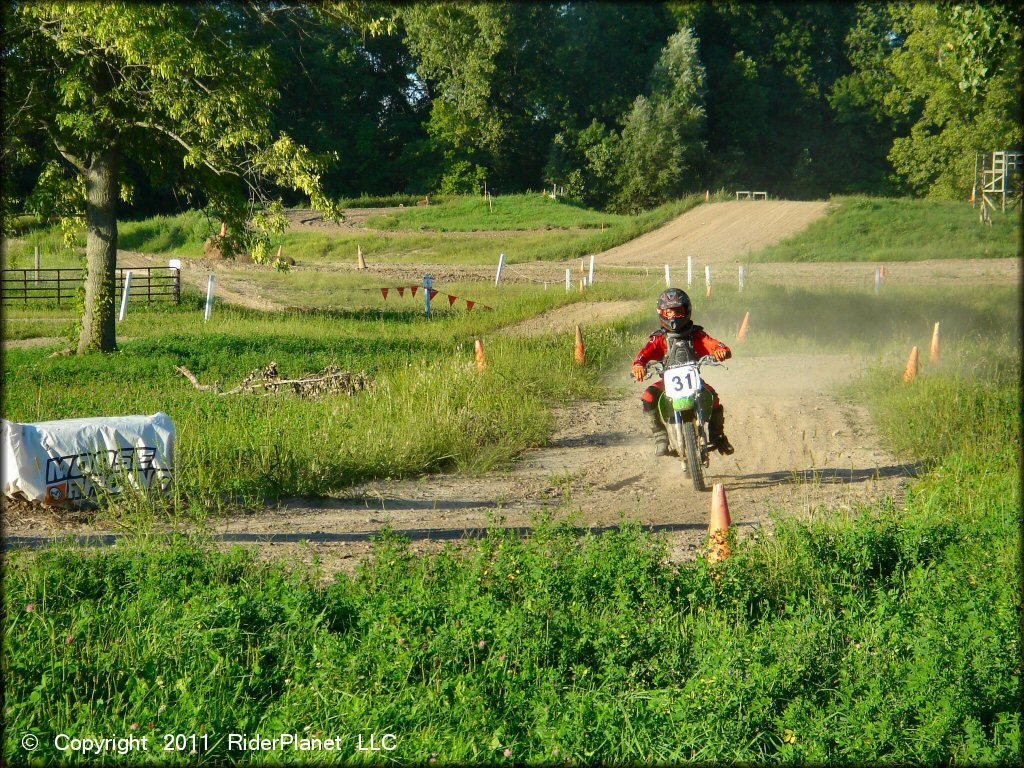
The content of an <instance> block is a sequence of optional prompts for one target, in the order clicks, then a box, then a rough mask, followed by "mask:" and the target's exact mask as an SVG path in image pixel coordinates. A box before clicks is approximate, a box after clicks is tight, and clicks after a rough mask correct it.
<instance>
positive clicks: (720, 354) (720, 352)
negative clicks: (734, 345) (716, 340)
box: [711, 347, 732, 362]
mask: <svg viewBox="0 0 1024 768" xmlns="http://www.w3.org/2000/svg"><path fill="white" fill-rule="evenodd" d="M711 354H712V355H714V357H715V360H717V361H718V362H722V361H723V360H728V359H729V358H730V357H732V355H731V354H730V353H729V350H728V349H725V348H724V347H719V348H718V349H716V350H715V351H714V352H712V353H711Z"/></svg>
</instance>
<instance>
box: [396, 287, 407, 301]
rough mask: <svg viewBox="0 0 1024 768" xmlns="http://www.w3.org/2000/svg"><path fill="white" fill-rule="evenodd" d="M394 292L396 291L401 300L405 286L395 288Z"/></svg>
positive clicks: (403, 296)
mask: <svg viewBox="0 0 1024 768" xmlns="http://www.w3.org/2000/svg"><path fill="white" fill-rule="evenodd" d="M395 290H396V291H398V295H399V296H401V297H402V298H405V286H404V285H400V286H398V287H397V288H395Z"/></svg>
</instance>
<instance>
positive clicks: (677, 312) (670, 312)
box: [661, 307, 687, 319]
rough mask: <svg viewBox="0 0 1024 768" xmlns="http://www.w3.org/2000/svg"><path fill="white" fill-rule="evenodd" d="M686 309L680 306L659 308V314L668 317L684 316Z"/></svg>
mask: <svg viewBox="0 0 1024 768" xmlns="http://www.w3.org/2000/svg"><path fill="white" fill-rule="evenodd" d="M686 314H687V313H686V310H685V309H683V308H682V307H680V308H678V309H663V310H661V316H662V317H664V318H666V319H670V318H674V317H686Z"/></svg>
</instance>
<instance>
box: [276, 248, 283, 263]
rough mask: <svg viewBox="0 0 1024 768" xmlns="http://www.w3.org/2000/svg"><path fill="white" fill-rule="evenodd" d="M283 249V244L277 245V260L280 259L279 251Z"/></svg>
mask: <svg viewBox="0 0 1024 768" xmlns="http://www.w3.org/2000/svg"><path fill="white" fill-rule="evenodd" d="M283 250H284V245H279V246H277V260H278V261H280V260H281V252H282V251H283Z"/></svg>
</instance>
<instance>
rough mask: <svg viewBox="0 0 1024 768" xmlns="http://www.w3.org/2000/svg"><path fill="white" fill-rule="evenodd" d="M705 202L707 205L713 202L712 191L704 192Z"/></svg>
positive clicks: (706, 190)
mask: <svg viewBox="0 0 1024 768" xmlns="http://www.w3.org/2000/svg"><path fill="white" fill-rule="evenodd" d="M704 202H705V203H710V202H711V190H710V189H705V190H704Z"/></svg>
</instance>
